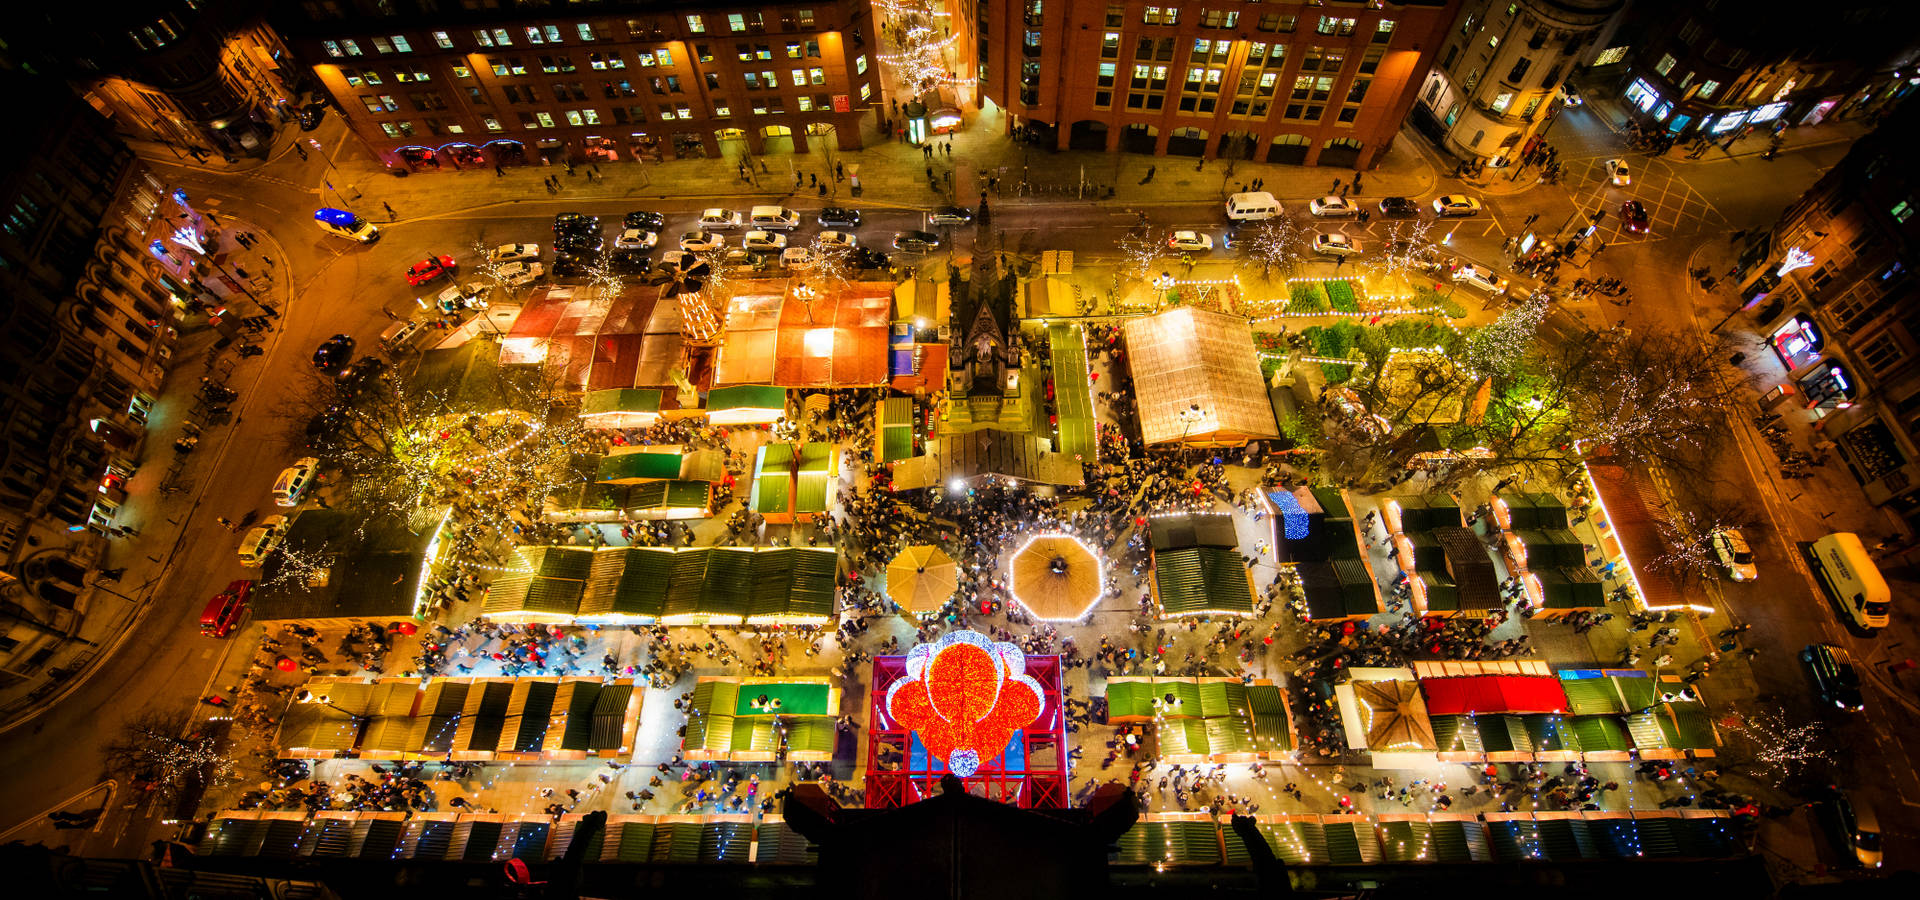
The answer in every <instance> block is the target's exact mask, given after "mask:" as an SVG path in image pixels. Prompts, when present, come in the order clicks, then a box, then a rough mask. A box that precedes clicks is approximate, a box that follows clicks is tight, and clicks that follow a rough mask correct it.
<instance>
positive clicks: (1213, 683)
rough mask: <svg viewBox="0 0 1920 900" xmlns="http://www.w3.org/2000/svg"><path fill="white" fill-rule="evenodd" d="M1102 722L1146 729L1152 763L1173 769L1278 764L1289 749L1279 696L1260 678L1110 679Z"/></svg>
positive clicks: (1287, 726)
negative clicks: (1154, 759) (1207, 764)
mask: <svg viewBox="0 0 1920 900" xmlns="http://www.w3.org/2000/svg"><path fill="white" fill-rule="evenodd" d="M1107 722H1108V724H1112V725H1144V724H1151V725H1152V726H1153V732H1152V735H1153V738H1154V741H1155V748H1154V749H1155V753H1156V756H1157V758H1158V759H1160V760H1162V761H1163V762H1167V763H1170V764H1174V765H1192V764H1195V763H1203V762H1213V763H1225V762H1252V761H1255V760H1260V759H1279V758H1282V757H1284V756H1286V755H1287V754H1289V753H1290V752H1291V751H1292V749H1293V738H1292V735H1293V731H1292V726H1291V721H1290V719H1289V716H1288V712H1287V705H1286V700H1285V697H1284V695H1283V694H1282V692H1281V691H1280V689H1279V687H1277V686H1276V685H1274V684H1273V683H1272V682H1270V681H1267V680H1264V679H1262V680H1258V681H1255V682H1253V683H1252V684H1246V683H1243V682H1242V681H1240V679H1237V678H1216V677H1203V678H1167V677H1164V676H1152V675H1116V676H1113V677H1111V678H1109V679H1108V680H1107Z"/></svg>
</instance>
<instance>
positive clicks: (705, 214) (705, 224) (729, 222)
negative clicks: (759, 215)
mask: <svg viewBox="0 0 1920 900" xmlns="http://www.w3.org/2000/svg"><path fill="white" fill-rule="evenodd" d="M700 227H701V228H702V229H704V230H707V231H714V230H718V229H725V228H738V227H740V214H739V213H737V212H734V211H733V210H730V209H720V208H719V207H715V208H713V209H703V210H701V211H700Z"/></svg>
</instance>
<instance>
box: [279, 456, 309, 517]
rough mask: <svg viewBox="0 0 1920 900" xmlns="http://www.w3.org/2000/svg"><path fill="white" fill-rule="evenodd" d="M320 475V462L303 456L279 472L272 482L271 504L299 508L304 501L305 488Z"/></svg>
mask: <svg viewBox="0 0 1920 900" xmlns="http://www.w3.org/2000/svg"><path fill="white" fill-rule="evenodd" d="M319 475H320V460H319V459H318V458H316V457H312V456H303V457H301V458H299V459H296V460H294V461H293V465H291V466H288V467H286V468H285V469H282V470H280V477H279V478H275V479H274V480H273V503H274V505H275V506H299V505H300V501H301V500H304V499H306V496H307V488H309V487H312V486H313V481H314V479H315V478H318V477H319Z"/></svg>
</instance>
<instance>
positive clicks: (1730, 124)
mask: <svg viewBox="0 0 1920 900" xmlns="http://www.w3.org/2000/svg"><path fill="white" fill-rule="evenodd" d="M1746 121H1747V114H1746V113H1745V112H1733V113H1727V114H1726V115H1724V116H1721V117H1720V118H1719V119H1716V120H1715V121H1714V123H1713V133H1714V134H1726V133H1727V132H1729V131H1732V130H1734V129H1735V128H1739V127H1740V126H1741V125H1744V124H1746Z"/></svg>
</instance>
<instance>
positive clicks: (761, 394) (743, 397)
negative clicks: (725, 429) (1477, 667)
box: [707, 384, 787, 425]
mask: <svg viewBox="0 0 1920 900" xmlns="http://www.w3.org/2000/svg"><path fill="white" fill-rule="evenodd" d="M786 414H787V389H786V388H781V387H774V386H772V385H767V384H736V385H729V386H727V387H717V388H714V389H713V390H711V391H708V392H707V422H708V423H709V424H713V425H771V424H773V423H774V422H777V421H779V420H780V419H781V418H782V417H784V416H785V415H786Z"/></svg>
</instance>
